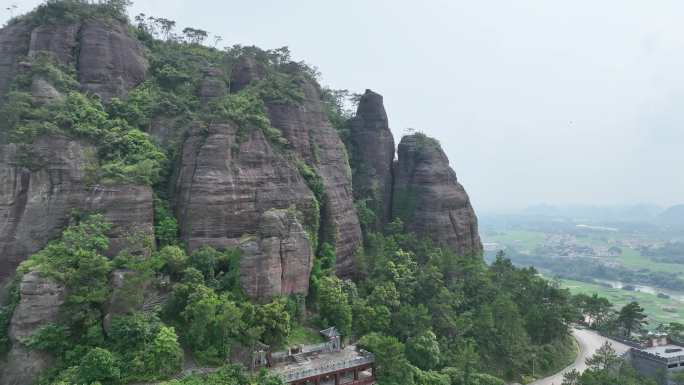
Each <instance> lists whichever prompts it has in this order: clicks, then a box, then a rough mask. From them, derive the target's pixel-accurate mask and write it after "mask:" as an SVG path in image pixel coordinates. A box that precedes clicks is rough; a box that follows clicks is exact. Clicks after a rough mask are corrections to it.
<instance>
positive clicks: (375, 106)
mask: <svg viewBox="0 0 684 385" xmlns="http://www.w3.org/2000/svg"><path fill="white" fill-rule="evenodd" d="M349 142H350V149H349V152H350V154H351V158H352V164H353V165H354V170H353V175H354V179H353V185H354V198H355V199H356V200H361V199H366V200H367V205H368V206H369V207H370V208H371V209H372V210H373V211H374V212H375V214H376V218H377V220H376V222H375V224H374V225H373V230H375V231H382V229H383V228H384V226H385V225H386V224H387V223H388V222H389V221H390V217H391V215H392V183H393V181H392V164H393V162H394V137H393V136H392V131H390V128H389V122H388V119H387V113H386V112H385V106H384V105H383V100H382V95H380V94H377V93H375V92H373V91H371V90H366V92H365V93H364V94H363V96H362V97H361V99H360V101H359V105H358V108H357V110H356V116H355V117H354V118H352V119H351V121H350V136H349Z"/></svg>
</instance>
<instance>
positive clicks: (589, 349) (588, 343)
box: [529, 329, 629, 385]
mask: <svg viewBox="0 0 684 385" xmlns="http://www.w3.org/2000/svg"><path fill="white" fill-rule="evenodd" d="M572 335H573V336H574V337H575V340H577V344H578V345H579V350H580V351H579V354H578V355H577V358H576V359H575V362H574V363H572V364H571V365H570V366H568V367H567V368H565V369H563V370H561V371H560V372H558V373H556V374H554V375H552V376H549V377H546V378H542V379H539V380H537V381H535V382H532V383H530V384H529V385H561V384H562V383H563V375H564V374H565V373H566V372H569V371H571V370H573V369H577V371H578V372H580V373H582V372H583V371H584V370H585V369H586V368H587V364H586V363H585V362H584V361H585V360H586V359H587V358H589V357H591V356H592V355H593V354H594V352H595V351H596V350H598V348H600V347H601V345H603V344H604V343H605V342H606V341H609V342H610V343H611V344H612V345H613V349H615V351H616V352H617V353H618V354H622V353H624V352H626V351H627V350H629V346H627V345H624V344H621V343H619V342H617V341H613V340H610V339H608V338H606V337H603V336H602V335H600V334H598V333H596V332H594V331H592V330H587V329H574V330H573V331H572Z"/></svg>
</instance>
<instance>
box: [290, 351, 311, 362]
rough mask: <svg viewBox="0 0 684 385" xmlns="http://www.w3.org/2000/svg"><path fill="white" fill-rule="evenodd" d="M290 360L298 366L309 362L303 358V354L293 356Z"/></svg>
mask: <svg viewBox="0 0 684 385" xmlns="http://www.w3.org/2000/svg"><path fill="white" fill-rule="evenodd" d="M292 358H293V359H294V360H295V362H296V363H297V364H299V365H302V364H304V363H306V362H307V361H309V360H308V359H307V358H306V357H304V354H303V353H299V354H295V355H293V356H292Z"/></svg>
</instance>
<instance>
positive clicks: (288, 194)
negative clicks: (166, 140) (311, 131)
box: [174, 123, 316, 297]
mask: <svg viewBox="0 0 684 385" xmlns="http://www.w3.org/2000/svg"><path fill="white" fill-rule="evenodd" d="M239 130H240V128H238V127H237V126H236V125H235V124H232V123H221V124H214V125H211V126H210V127H208V128H202V127H200V126H199V125H198V126H196V127H194V128H193V129H191V130H190V133H189V137H188V139H187V140H186V141H185V143H184V145H183V153H182V160H181V165H180V170H179V177H178V180H177V186H176V194H175V198H174V200H175V202H174V207H175V209H176V213H177V217H178V221H179V227H180V231H181V238H182V239H183V240H184V241H185V242H186V244H187V245H188V248H189V249H190V250H191V251H192V250H194V249H197V248H199V247H201V246H204V245H209V246H212V247H215V248H218V249H225V248H231V247H240V246H241V245H242V241H244V239H246V237H247V238H248V237H257V238H259V239H260V238H261V237H262V236H263V237H265V238H266V239H271V240H272V242H275V241H273V239H274V237H275V238H277V236H276V235H274V234H276V233H278V234H281V233H282V234H284V235H283V237H284V238H283V239H285V240H283V241H282V242H284V243H287V241H286V239H292V238H293V237H295V238H296V236H295V235H287V234H288V232H291V231H294V230H288V231H287V232H285V231H284V230H283V231H280V230H278V231H276V230H273V231H271V230H270V229H271V228H272V227H273V226H272V225H269V224H270V223H271V222H272V221H270V218H271V217H272V215H270V214H269V215H265V214H264V213H266V212H267V211H269V210H272V209H288V208H293V209H296V210H298V211H299V212H301V213H302V215H303V217H305V218H307V217H310V216H313V215H315V214H316V212H315V211H316V207H315V199H314V196H313V194H312V193H311V190H309V188H308V187H307V185H306V183H305V182H304V180H303V179H302V177H301V176H300V175H299V173H298V172H297V170H296V168H294V167H293V166H291V165H290V164H289V162H288V161H287V160H286V159H285V158H284V156H283V155H282V154H279V153H278V152H276V151H274V150H273V148H272V147H271V145H270V143H269V142H268V140H267V139H266V138H265V137H264V135H263V133H262V132H261V130H259V129H257V128H253V129H248V130H247V131H248V132H246V133H244V134H242V135H240V134H239V133H238V131H239ZM288 226H289V227H292V226H294V225H292V224H289V225H288ZM295 227H296V226H295ZM297 239H298V241H297V250H298V252H303V251H306V253H305V254H302V256H296V258H295V257H292V258H295V259H293V260H292V263H297V262H298V261H299V259H298V258H304V259H307V258H308V257H307V255H310V253H311V251H310V249H311V245H310V242H309V241H308V239H306V240H305V239H303V238H297ZM268 242H269V241H267V240H257V241H256V244H255V246H254V247H246V246H245V247H246V248H245V249H244V250H245V252H246V257H244V258H243V259H242V260H241V261H242V262H241V274H242V276H243V277H242V279H243V281H242V282H243V284H244V289H245V291H246V292H247V293H249V294H250V295H252V296H254V297H262V296H264V297H270V296H273V295H278V294H289V293H291V292H297V293H306V291H307V289H308V280H309V276H308V272H306V270H310V267H303V268H302V273H304V272H306V274H301V275H297V276H296V278H290V277H289V276H287V275H284V274H272V272H269V271H268V269H267V268H265V269H264V270H261V269H259V268H256V267H255V266H261V265H260V264H262V263H263V266H267V265H271V264H272V263H274V262H273V261H272V259H273V258H274V257H273V255H274V254H273V253H275V251H274V250H272V247H273V246H267V245H266V243H268ZM283 247H285V246H283ZM283 255H284V257H283V258H290V256H291V254H288V253H287V252H285V253H284V254H283ZM279 258H280V257H279ZM267 261H271V262H267ZM278 263H280V262H278ZM285 264H286V265H288V264H290V262H289V261H286V262H285ZM281 269H282V267H281ZM288 269H289V270H288ZM285 270H286V271H295V270H293V269H292V268H286V269H285ZM295 281H305V283H302V282H295ZM253 282H257V283H256V284H255V283H253ZM290 290H292V291H290Z"/></svg>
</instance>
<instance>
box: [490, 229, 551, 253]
mask: <svg viewBox="0 0 684 385" xmlns="http://www.w3.org/2000/svg"><path fill="white" fill-rule="evenodd" d="M545 237H546V236H545V235H544V233H541V232H537V231H525V230H507V231H505V232H504V231H502V232H497V233H492V234H484V235H483V238H484V240H485V242H496V243H499V244H501V245H510V246H515V248H516V249H518V251H520V252H530V251H532V250H533V249H534V248H535V247H537V246H538V245H540V244H542V243H543V242H544V238H545Z"/></svg>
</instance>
